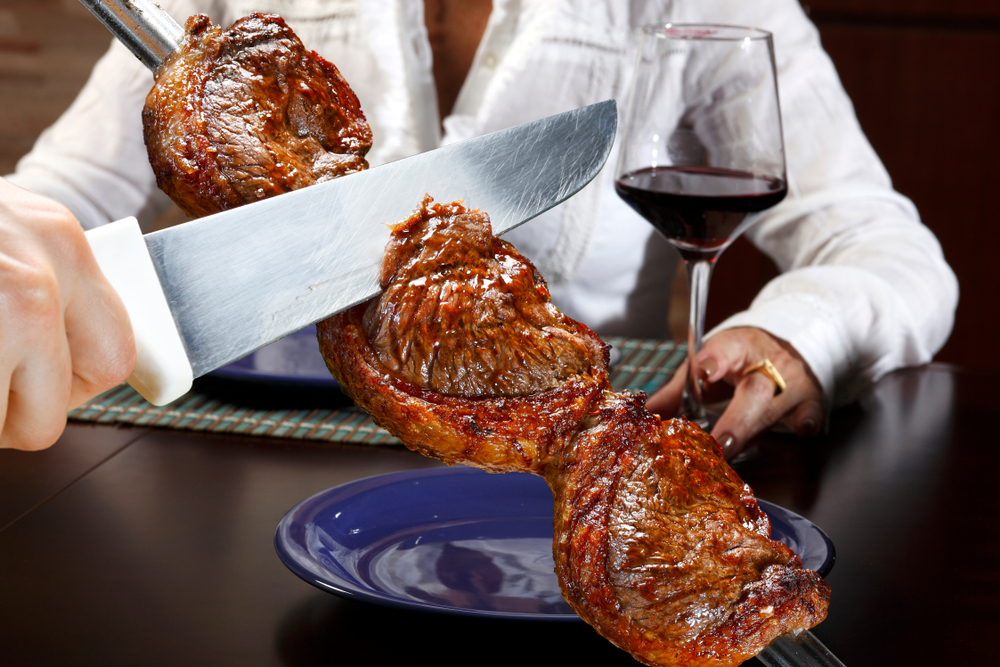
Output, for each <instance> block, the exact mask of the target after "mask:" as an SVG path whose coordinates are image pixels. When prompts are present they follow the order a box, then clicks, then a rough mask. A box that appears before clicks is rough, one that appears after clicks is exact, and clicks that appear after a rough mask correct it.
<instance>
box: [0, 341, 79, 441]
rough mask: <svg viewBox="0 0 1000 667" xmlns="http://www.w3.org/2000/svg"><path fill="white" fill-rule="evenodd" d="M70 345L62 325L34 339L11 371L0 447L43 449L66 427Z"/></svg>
mask: <svg viewBox="0 0 1000 667" xmlns="http://www.w3.org/2000/svg"><path fill="white" fill-rule="evenodd" d="M70 378H71V367H70V360H69V349H68V346H67V345H66V343H65V335H64V333H63V331H62V328H61V327H58V326H57V327H56V331H54V332H53V335H48V336H46V337H45V338H44V339H43V340H40V341H38V342H37V343H36V347H34V349H33V351H32V354H30V355H29V356H28V357H27V358H26V359H25V360H24V361H22V362H21V363H20V364H19V365H18V366H17V368H15V369H14V371H13V373H12V374H11V375H10V381H9V387H8V391H7V393H6V395H7V406H6V408H7V409H6V413H5V418H4V423H3V431H2V432H0V448H14V449H29V450H37V449H45V448H46V447H49V446H51V445H52V444H53V443H55V441H56V440H58V439H59V436H60V434H62V431H63V429H64V428H65V427H66V407H65V406H66V404H67V401H68V399H69V392H70Z"/></svg>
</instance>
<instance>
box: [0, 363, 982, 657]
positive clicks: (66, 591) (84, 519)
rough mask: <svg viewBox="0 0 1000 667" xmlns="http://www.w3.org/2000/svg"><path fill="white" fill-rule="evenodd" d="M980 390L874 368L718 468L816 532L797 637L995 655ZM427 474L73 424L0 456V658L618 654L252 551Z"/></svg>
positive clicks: (386, 462)
mask: <svg viewBox="0 0 1000 667" xmlns="http://www.w3.org/2000/svg"><path fill="white" fill-rule="evenodd" d="M998 423H1000V395H998V392H997V389H996V386H995V384H994V381H993V378H991V377H988V376H985V375H984V376H979V375H974V374H970V373H963V372H959V371H956V370H955V369H953V368H950V367H946V366H930V367H928V368H923V369H916V370H908V371H903V372H898V373H894V374H892V375H890V376H888V377H886V378H885V379H884V380H882V381H881V382H880V383H879V384H878V385H877V386H876V387H875V388H874V390H873V391H871V392H870V394H868V395H867V396H865V397H864V398H863V400H861V401H860V402H859V403H858V404H856V405H853V406H850V407H847V408H844V409H841V410H839V411H838V412H837V413H835V415H834V417H833V419H832V420H831V425H830V432H829V434H828V435H827V436H825V437H823V438H821V439H820V440H818V441H815V442H801V441H798V440H796V439H794V438H792V437H787V436H777V435H770V436H767V437H766V438H765V439H764V440H763V441H762V442H761V443H760V444H759V446H758V451H757V455H756V458H753V459H751V460H749V461H747V462H745V463H743V464H741V465H740V466H739V467H738V471H739V472H740V474H741V475H742V476H743V477H744V479H746V480H747V481H748V482H749V483H750V484H751V485H752V486H753V487H754V489H755V490H756V492H757V494H758V495H759V496H760V497H761V498H764V499H767V500H771V501H773V502H775V503H778V504H780V505H783V506H785V507H787V508H789V509H792V510H794V511H796V512H799V513H800V514H803V515H805V516H806V517H808V518H809V519H811V520H812V521H814V522H815V523H817V524H818V525H820V526H821V527H822V528H824V529H825V530H826V532H827V533H828V534H829V535H830V537H831V538H832V539H833V541H834V543H835V544H836V548H837V563H836V565H835V567H834V569H833V572H832V573H831V574H830V576H829V581H830V584H831V586H832V588H833V602H832V606H831V610H830V615H829V618H828V619H827V620H826V621H825V622H824V623H823V624H822V625H820V626H819V627H818V628H816V629H815V631H814V632H815V634H816V635H817V636H818V637H819V638H820V639H821V640H822V641H823V642H824V643H826V644H827V646H829V647H830V648H831V649H832V650H833V651H834V652H835V653H836V654H837V655H838V656H839V657H840V658H841V659H842V660H843V661H844V662H845V663H846V664H847V665H848V666H849V667H856V666H860V665H879V666H884V665H963V664H969V665H989V664H1000V657H998V653H997V650H996V637H998V636H1000V518H998V510H1000V503H998V502H997V490H996V488H995V483H994V480H995V479H996V474H995V470H996V468H997V463H998V461H1000V447H998V446H997V424H998ZM436 465H439V464H437V463H435V462H433V461H430V460H428V459H424V458H422V457H420V456H418V455H416V454H412V453H410V452H408V451H406V450H403V449H401V448H396V447H372V446H356V445H331V446H323V447H318V446H315V445H308V444H301V443H297V442H290V441H281V440H273V439H264V438H257V439H251V438H239V437H226V436H215V435H199V434H190V433H183V432H175V431H166V430H146V429H137V428H123V427H117V428H116V427H109V426H91V425H81V424H71V425H70V426H69V428H68V429H67V431H66V434H65V435H64V436H63V438H62V440H61V441H60V442H59V443H58V444H57V445H56V446H54V447H53V448H52V449H50V450H47V451H45V452H40V453H27V452H11V451H3V452H0V665H4V666H15V665H16V666H21V665H25V666H30V667H37V666H42V665H74V666H77V665H102V666H114V665H171V666H177V665H186V666H190V665H286V666H294V667H298V666H302V667H305V666H308V665H326V664H331V665H351V664H406V663H409V662H411V661H414V660H418V659H420V660H424V659H426V660H432V661H433V662H434V664H436V665H462V666H465V665H469V664H474V665H505V666H508V665H511V664H515V665H516V664H526V665H528V664H530V665H535V664H537V665H552V664H562V665H572V664H586V665H628V664H637V663H635V662H634V661H632V659H631V658H630V657H629V656H628V655H627V654H625V653H623V652H621V651H619V650H618V649H615V648H614V647H612V646H611V645H610V644H608V643H607V642H606V641H604V640H603V639H601V638H599V637H598V636H597V635H596V634H595V633H594V632H593V631H592V630H591V629H590V628H589V627H588V626H586V625H584V624H582V623H545V622H526V621H510V620H503V621H498V620H485V619H476V618H467V617H459V616H446V615H437V614H430V613H422V612H414V611H407V610H400V609H393V608H387V607H380V606H375V605H370V604H367V603H363V602H357V601H349V600H344V599H340V598H337V597H334V596H333V595H330V594H327V593H324V592H322V591H320V590H318V589H316V588H313V587H312V586H310V585H308V584H306V583H304V582H303V581H301V580H300V579H299V578H297V577H296V576H295V575H293V574H292V573H291V572H290V571H288V570H287V569H286V568H285V567H284V565H283V564H282V563H281V561H279V560H278V557H277V556H276V555H275V552H274V548H273V546H272V540H273V533H274V529H275V526H276V524H277V523H278V521H279V520H280V519H281V517H282V516H283V515H284V514H285V512H286V511H287V510H288V509H290V508H291V507H292V506H293V505H295V504H296V503H297V502H299V501H300V500H302V499H304V498H306V497H307V496H310V495H312V494H314V493H317V492H319V491H322V490H323V489H326V488H328V487H331V486H334V485H337V484H341V483H343V482H346V481H349V480H353V479H357V478H361V477H365V476H369V475H375V474H380V473H385V472H390V471H395V470H403V469H409V468H421V467H429V466H436Z"/></svg>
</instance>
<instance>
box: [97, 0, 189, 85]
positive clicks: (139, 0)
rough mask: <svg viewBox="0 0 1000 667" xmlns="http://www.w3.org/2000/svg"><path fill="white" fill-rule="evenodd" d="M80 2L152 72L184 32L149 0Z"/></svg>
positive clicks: (182, 36) (178, 42)
mask: <svg viewBox="0 0 1000 667" xmlns="http://www.w3.org/2000/svg"><path fill="white" fill-rule="evenodd" d="M80 2H82V3H83V5H84V6H85V7H86V8H87V9H89V10H90V12H91V13H92V14H93V15H94V16H96V17H97V19H98V20H99V21H100V22H101V23H103V24H104V25H105V27H107V29H108V30H110V31H111V34H113V35H114V36H115V37H117V38H118V41H120V42H121V43H122V44H124V45H125V46H126V47H128V50H129V51H131V52H132V53H133V54H135V57H136V58H138V59H139V60H140V61H141V62H142V64H143V65H145V66H146V67H148V68H149V69H150V70H152V71H153V72H155V71H156V70H157V69H158V68H159V67H160V65H162V64H163V62H164V61H165V60H166V59H167V57H168V56H169V55H170V54H171V53H173V52H174V51H175V50H177V47H178V46H180V43H181V40H182V39H183V38H184V28H182V27H181V26H180V25H179V24H178V23H177V21H175V20H174V19H173V18H172V17H171V16H170V14H167V13H166V12H165V11H163V10H162V9H160V6H159V5H157V4H156V3H155V2H153V1H152V0H80Z"/></svg>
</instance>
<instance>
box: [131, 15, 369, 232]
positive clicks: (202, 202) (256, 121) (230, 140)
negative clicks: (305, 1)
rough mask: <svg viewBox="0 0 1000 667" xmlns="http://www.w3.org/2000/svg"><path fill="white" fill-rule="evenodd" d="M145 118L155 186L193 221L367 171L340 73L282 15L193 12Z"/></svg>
mask: <svg viewBox="0 0 1000 667" xmlns="http://www.w3.org/2000/svg"><path fill="white" fill-rule="evenodd" d="M185 31H186V34H185V37H184V40H183V42H182V44H181V48H180V49H178V50H177V51H176V52H175V53H174V54H173V55H172V56H171V57H170V59H169V60H168V61H167V62H166V63H164V65H163V66H162V67H161V68H160V69H159V70H158V71H157V72H156V83H155V85H154V86H153V89H152V90H151V91H150V93H149V95H148V96H147V98H146V104H145V106H144V108H143V112H142V120H143V133H144V138H145V141H146V148H147V152H148V154H149V161H150V165H151V166H152V167H153V171H154V173H155V174H156V183H157V185H158V186H159V187H160V189H161V190H163V191H164V192H166V193H167V194H168V195H169V196H170V198H171V199H173V200H174V202H175V203H177V205H178V206H180V207H181V208H182V209H183V210H184V211H185V212H187V213H188V214H189V215H192V216H195V217H199V216H203V215H208V214H211V213H216V212H218V211H222V210H226V209H231V208H235V207H237V206H241V205H242V204H245V203H250V202H254V201H257V200H259V199H264V198H266V197H270V196H273V195H276V194H281V193H283V192H288V191H290V190H296V189H299V188H302V187H306V186H308V185H312V184H314V183H318V182H321V181H325V180H328V179H330V178H335V177H337V176H341V175H344V174H348V173H352V172H355V171H360V170H362V169H365V168H366V167H367V162H366V161H365V159H364V156H365V154H366V153H367V152H368V149H369V148H370V147H371V142H372V137H371V130H370V129H369V127H368V123H367V121H366V120H365V117H364V114H363V113H362V111H361V105H360V103H359V102H358V98H357V96H356V95H355V94H354V92H353V91H352V90H351V88H350V86H348V84H347V82H346V81H345V80H344V78H343V77H342V76H341V75H340V72H339V71H338V70H337V68H336V67H335V66H334V65H332V64H331V63H329V62H327V61H325V60H323V58H321V57H320V56H319V55H317V54H316V53H315V52H312V51H308V50H306V48H305V47H304V46H303V45H302V42H301V41H300V40H299V39H298V37H297V36H296V35H295V33H293V32H292V30H291V29H290V28H289V27H288V26H287V25H286V24H285V22H284V21H283V20H282V19H281V18H280V17H278V16H274V15H268V14H254V15H252V16H248V17H245V18H243V19H240V20H239V21H237V22H236V23H234V24H233V25H232V26H231V27H229V28H228V29H226V30H223V29H222V28H220V27H219V26H216V25H213V24H212V23H211V22H210V21H209V19H208V17H206V16H200V15H199V16H192V17H191V18H189V19H188V21H187V24H186V26H185Z"/></svg>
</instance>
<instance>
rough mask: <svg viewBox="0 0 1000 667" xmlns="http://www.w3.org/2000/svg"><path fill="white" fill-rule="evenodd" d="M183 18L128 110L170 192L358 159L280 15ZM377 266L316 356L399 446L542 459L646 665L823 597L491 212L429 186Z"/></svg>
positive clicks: (260, 194) (565, 554)
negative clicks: (554, 295)
mask: <svg viewBox="0 0 1000 667" xmlns="http://www.w3.org/2000/svg"><path fill="white" fill-rule="evenodd" d="M186 30H187V36H186V38H185V41H184V44H183V46H182V48H181V49H180V50H179V51H178V52H177V53H175V54H174V55H173V56H172V57H171V59H170V60H169V61H168V62H167V63H165V64H164V66H163V67H162V68H161V69H160V71H159V72H157V77H156V85H155V87H154V88H153V90H152V91H151V92H150V94H149V96H148V98H147V101H146V107H145V109H144V111H143V125H144V130H145V135H146V143H147V148H148V150H149V156H150V163H151V164H152V166H153V169H154V171H155V172H156V176H157V183H158V184H159V186H160V187H161V188H162V189H163V190H164V191H165V192H167V194H169V195H170V196H171V197H172V198H173V199H174V201H175V202H177V203H178V205H180V206H181V208H183V209H184V210H185V211H187V212H188V213H189V214H191V215H194V216H200V215H205V214H209V213H214V212H217V211H220V210H225V209H229V208H233V207H236V206H240V205H242V204H244V203H248V202H252V201H256V200H258V199H261V198H264V197H269V196H272V195H275V194H279V193H282V192H287V191H289V190H294V189H297V188H300V187H304V186H307V185H311V184H313V183H317V182H320V181H324V180H327V179H329V178H334V177H337V176H340V175H344V174H347V173H351V172H353V171H357V170H360V169H364V168H366V167H367V163H366V162H365V160H364V156H365V154H366V153H367V151H368V149H369V147H370V146H371V132H370V130H369V128H368V125H367V123H366V122H365V119H364V115H363V114H362V112H361V109H360V106H359V104H358V100H357V98H356V97H355V95H354V93H353V92H352V91H351V90H350V88H349V87H348V85H347V83H346V82H345V81H344V80H343V78H342V77H341V76H340V74H339V72H338V71H337V69H336V68H335V67H334V66H333V65H331V64H329V63H327V62H326V61H324V60H323V59H322V58H320V57H319V56H317V55H316V54H315V53H312V52H309V51H306V50H305V48H304V47H303V46H302V44H301V43H300V42H299V40H298V38H296V37H295V35H294V34H293V33H292V31H291V30H290V29H289V28H288V27H287V26H286V25H285V23H284V22H283V21H282V20H281V19H280V18H279V17H276V16H268V15H259V14H258V15H254V16H250V17H247V18H246V19H242V20H241V21H238V22H237V23H235V24H234V25H233V26H232V27H230V28H229V29H228V30H225V31H223V30H222V29H220V28H218V27H216V26H213V25H212V24H211V23H210V22H209V21H208V19H207V18H206V17H203V16H196V17H192V18H191V19H189V20H188V23H187V26H186ZM428 185H433V184H428ZM381 277H382V287H383V289H384V292H383V294H382V295H381V296H380V297H378V298H377V299H374V300H372V301H371V302H369V303H367V304H361V305H359V306H357V307H355V308H352V309H350V310H348V311H346V312H344V313H341V314H339V315H337V316H335V317H333V318H330V319H329V320H327V321H325V322H321V323H320V324H319V325H318V329H319V338H320V348H321V351H322V353H323V355H324V357H325V359H326V361H327V364H328V365H329V367H330V369H331V371H332V372H333V374H334V375H335V376H336V377H337V379H338V381H339V382H340V384H341V386H342V387H343V388H344V390H345V391H346V392H347V393H348V394H350V395H351V396H352V398H354V400H355V401H356V402H357V403H358V404H359V405H360V406H361V407H363V408H364V409H366V410H367V411H368V412H370V413H371V414H372V416H373V418H374V419H375V421H376V422H377V423H379V424H381V425H382V426H384V427H385V428H386V429H388V430H389V431H390V432H391V433H393V434H395V435H396V436H398V437H399V438H400V439H401V440H402V441H403V442H404V443H405V444H406V445H407V446H408V447H410V448H412V449H415V450H417V451H419V452H421V453H423V454H426V455H428V456H432V457H435V458H438V459H441V460H442V461H445V462H447V463H449V464H454V463H466V464H469V465H474V466H478V467H481V468H484V469H486V470H490V471H493V472H505V471H527V472H532V473H535V474H538V475H542V476H544V477H545V479H546V480H547V481H548V483H549V485H550V486H551V487H552V490H553V493H554V496H555V504H556V507H555V540H554V542H553V556H554V559H555V563H556V572H557V574H558V577H559V582H560V586H561V587H562V591H563V594H564V596H565V598H566V599H567V600H568V601H569V603H570V604H571V605H572V607H573V608H574V609H575V610H576V611H577V613H579V614H580V616H581V617H582V618H584V619H585V620H587V621H588V622H589V623H590V624H591V625H593V626H594V627H595V628H596V629H597V631H598V632H600V633H601V634H602V635H604V636H605V637H607V638H608V639H609V640H611V641H612V642H614V643H615V644H617V645H618V646H620V647H621V648H623V649H625V650H627V651H629V652H631V653H632V654H633V655H634V656H635V657H636V658H637V659H639V660H640V661H642V662H645V663H647V664H650V665H676V666H695V665H735V664H738V663H740V662H742V661H743V660H745V659H746V658H748V657H750V656H752V655H755V654H756V653H757V652H758V651H759V650H760V649H761V648H762V647H763V646H765V645H766V644H767V643H768V642H770V641H771V640H772V639H773V638H774V637H776V636H777V635H779V634H782V633H784V632H787V631H789V630H793V629H796V628H807V627H811V626H813V625H815V624H816V623H818V622H820V621H821V620H822V619H823V618H824V617H825V615H826V608H827V605H828V601H829V587H828V586H827V584H826V583H825V582H824V581H823V580H822V579H821V578H820V577H819V576H818V575H816V574H815V573H812V572H809V571H807V570H804V569H803V568H802V566H801V563H800V562H799V559H798V558H797V557H796V556H795V555H794V554H793V553H792V552H791V551H790V550H788V549H787V548H786V547H784V546H783V545H781V544H779V543H777V542H774V541H772V540H770V539H769V537H768V536H769V533H770V526H769V523H768V520H767V517H766V515H764V514H763V513H762V512H761V511H760V509H759V508H758V506H757V502H756V500H755V499H754V497H753V494H752V493H751V491H750V489H749V488H748V487H747V486H746V485H745V484H744V483H743V482H742V481H741V480H740V479H739V477H738V476H737V475H736V473H734V472H733V471H732V469H731V468H729V466H728V465H727V464H726V462H725V460H724V459H723V457H722V453H721V451H720V450H719V448H718V445H717V444H716V443H715V442H714V440H712V439H711V438H710V437H709V436H708V435H706V434H705V433H704V432H703V431H701V430H700V429H698V428H697V427H695V426H693V425H691V424H688V423H687V422H684V421H668V422H661V421H660V420H659V419H658V418H657V417H656V416H655V415H652V414H650V413H649V412H647V411H646V410H645V409H644V408H643V402H644V396H642V395H641V394H629V393H622V394H614V393H612V392H611V391H610V387H609V382H608V348H607V346H606V345H605V344H604V343H603V342H602V341H601V340H600V338H599V337H598V336H597V335H596V334H594V333H593V332H592V331H590V330H589V329H588V328H587V327H585V326H583V325H582V324H579V323H577V322H575V321H573V320H571V319H569V318H567V317H565V316H563V315H562V314H561V313H560V312H559V311H558V310H557V309H556V308H555V307H554V306H553V305H552V303H551V302H550V299H549V293H548V290H547V288H546V286H545V280H544V279H543V278H542V277H541V276H540V275H539V274H538V272H537V271H536V270H535V268H534V267H533V266H532V265H531V263H530V262H529V261H528V260H527V259H525V258H524V257H523V256H522V255H520V254H519V253H518V252H517V250H515V249H514V248H513V247H512V246H511V245H510V244H508V243H506V242H504V241H501V240H499V239H496V238H495V237H494V236H493V235H492V230H491V228H490V223H489V218H488V216H487V215H486V214H484V213H482V212H480V211H477V210H474V209H468V208H466V207H464V206H462V205H461V204H458V203H455V204H449V205H442V204H433V203H432V202H431V201H430V200H429V199H427V200H425V201H424V202H423V203H422V205H421V206H420V207H419V208H418V209H417V211H416V212H415V213H414V214H413V216H411V217H410V218H409V219H408V220H406V221H404V222H402V223H400V224H399V225H397V226H396V227H395V229H394V230H393V238H392V241H391V242H390V244H389V247H388V248H387V251H386V256H385V261H384V264H383V268H382V276H381Z"/></svg>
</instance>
